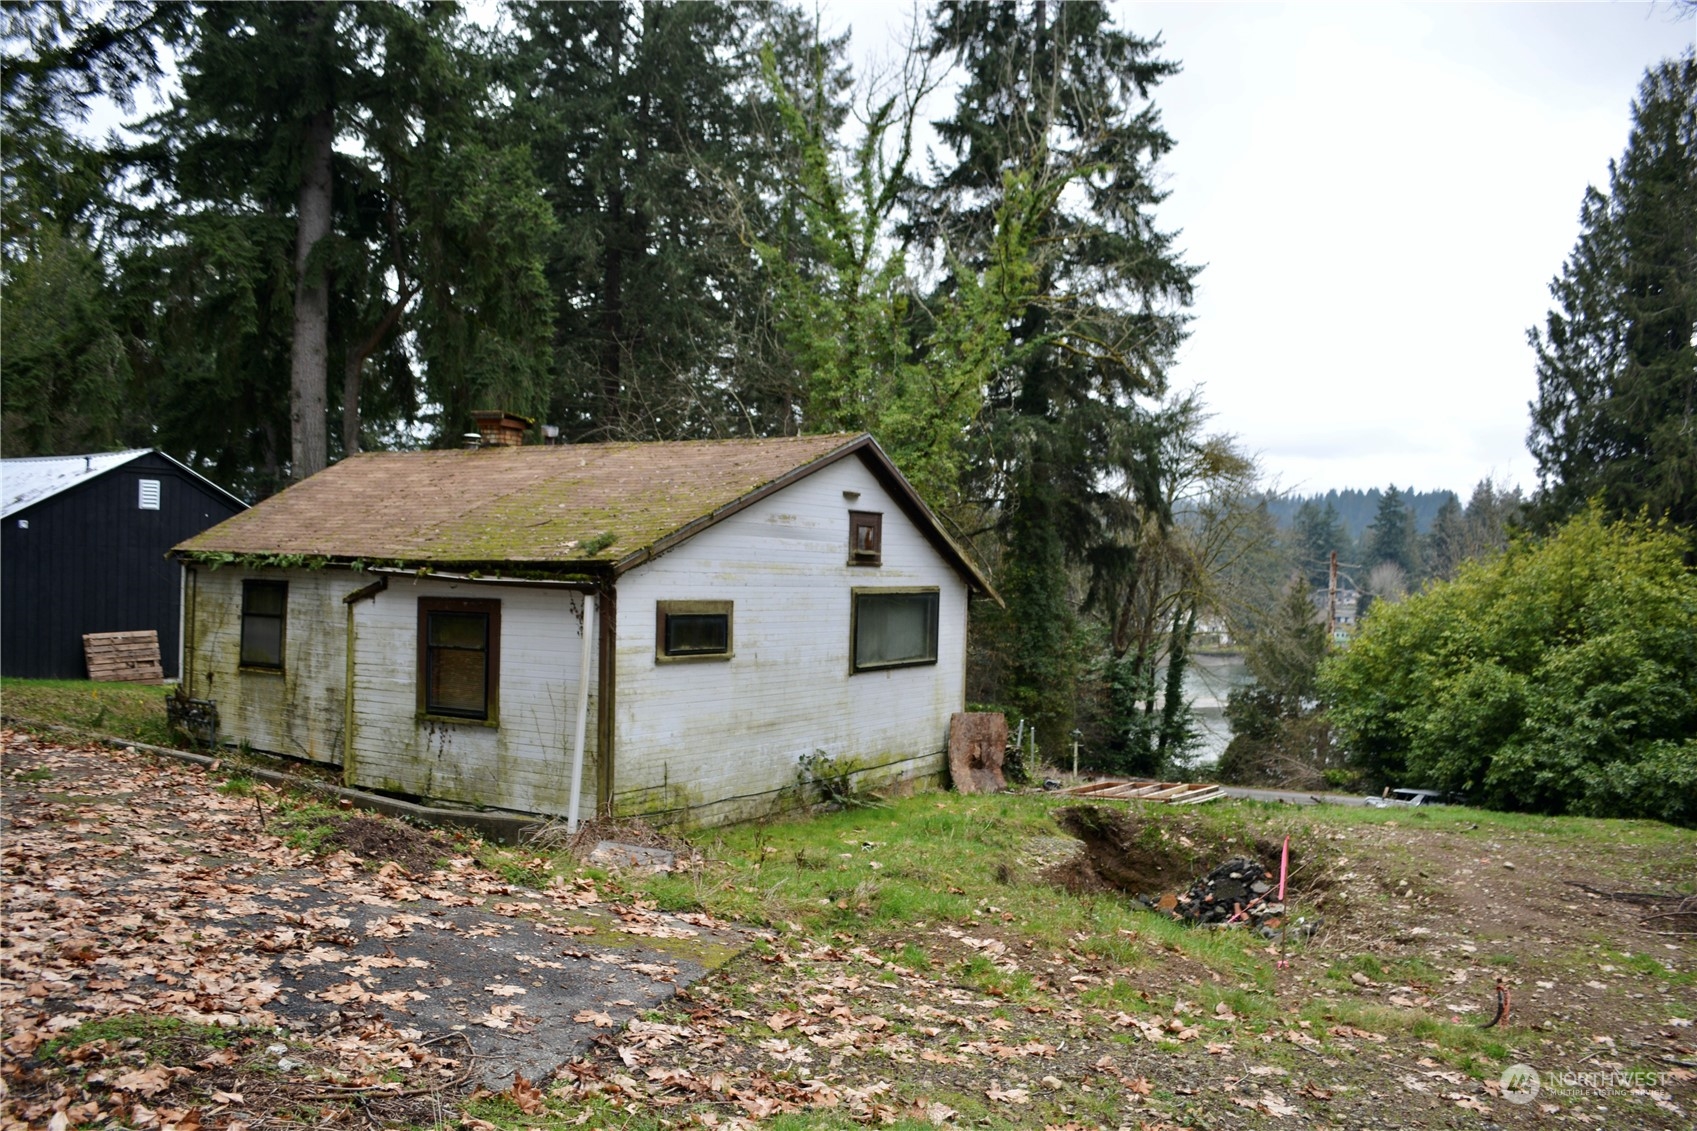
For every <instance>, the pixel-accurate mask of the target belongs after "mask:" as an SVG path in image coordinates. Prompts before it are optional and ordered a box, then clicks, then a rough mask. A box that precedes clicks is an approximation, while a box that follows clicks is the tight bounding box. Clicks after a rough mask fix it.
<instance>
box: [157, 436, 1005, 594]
mask: <svg viewBox="0 0 1697 1131" xmlns="http://www.w3.org/2000/svg"><path fill="white" fill-rule="evenodd" d="M851 454H858V455H859V456H860V457H861V458H862V459H863V460H865V461H866V462H867V464H868V466H870V467H871V468H872V470H873V471H874V472H875V473H877V474H878V475H879V478H880V479H881V480H883V481H884V482H885V484H886V486H890V487H893V488H894V489H895V491H896V493H897V495H898V498H900V499H901V500H902V502H903V506H904V509H905V510H907V511H908V513H909V515H910V517H912V518H913V519H914V521H915V522H916V523H917V524H919V525H920V526H921V527H923V528H925V529H926V533H927V534H928V535H929V536H931V538H932V541H933V542H934V543H936V544H937V545H938V546H939V549H941V550H943V552H944V554H945V556H946V557H949V558H950V559H951V560H954V561H955V564H956V565H957V566H958V567H960V568H961V569H962V571H963V573H965V574H967V576H968V580H969V583H971V584H973V585H974V587H975V588H979V589H981V591H985V592H988V591H989V589H988V586H987V584H985V583H984V579H983V577H982V575H981V574H980V573H979V571H978V570H977V568H976V567H975V566H974V565H973V564H972V563H971V562H970V560H969V559H968V558H967V557H966V556H965V555H964V553H962V552H961V551H960V549H959V548H958V547H957V546H955V545H954V543H953V542H952V541H951V540H950V539H949V538H948V537H947V535H946V534H944V533H943V531H942V530H941V528H940V527H938V526H937V524H936V520H935V518H934V517H933V516H932V515H931V514H930V512H929V511H927V510H926V509H925V507H924V504H923V503H921V502H919V500H918V496H917V495H914V494H913V492H912V488H911V487H909V486H908V485H907V482H906V480H904V479H902V478H901V476H900V475H899V473H897V472H896V471H895V469H894V467H893V466H892V465H891V464H890V463H889V460H888V458H887V457H885V456H884V454H883V452H882V451H880V450H879V449H878V447H877V445H876V444H874V443H873V442H872V439H871V437H869V436H865V435H859V436H856V435H846V434H835V435H826V436H800V437H794V438H784V439H768V440H700V441H679V442H671V443H615V444H570V445H562V446H558V447H545V446H537V445H527V446H525V447H511V448H503V447H492V448H482V449H478V450H463V449H462V450H452V451H427V452H370V453H365V454H361V455H357V456H353V457H351V458H349V459H345V460H343V461H342V462H340V463H337V464H333V465H332V466H330V467H329V468H326V469H325V470H324V471H321V472H319V473H318V474H317V475H314V476H311V477H310V478H308V479H306V480H304V481H302V482H300V483H297V484H295V485H294V486H292V487H290V488H288V489H287V490H285V491H282V492H280V493H279V494H277V495H274V496H272V497H271V498H269V499H266V500H265V501H264V502H261V503H259V504H258V505H256V506H255V507H253V508H252V509H251V510H247V511H244V512H242V513H241V514H238V515H236V516H234V517H233V518H231V519H229V520H227V521H225V522H222V523H219V524H218V525H217V526H214V527H212V528H211V529H210V530H207V531H205V532H204V533H202V534H199V535H197V536H195V537H194V538H190V539H189V540H188V541H186V542H184V543H182V544H181V545H179V546H178V547H177V552H179V553H183V554H231V555H253V556H256V557H289V556H297V555H298V556H300V557H309V558H310V557H319V558H328V559H331V560H343V561H356V560H358V561H365V562H368V563H373V564H375V563H381V562H396V563H405V564H408V565H413V564H416V565H443V566H446V565H450V564H453V565H471V564H478V565H490V566H498V565H511V566H514V567H520V568H522V567H530V568H540V569H549V570H571V569H574V568H581V569H584V570H587V571H594V572H600V571H605V570H608V569H613V570H622V569H624V568H629V567H630V566H631V565H634V564H638V563H640V562H641V561H643V560H646V558H647V556H648V554H650V553H652V552H655V551H657V550H658V549H662V548H664V547H665V546H667V545H670V544H673V543H675V542H676V541H679V540H680V539H682V538H685V537H688V536H689V535H690V534H693V533H695V532H696V531H697V530H699V529H703V528H705V527H706V526H708V525H711V524H712V523H713V522H714V521H716V520H717V519H718V518H719V517H723V516H724V515H725V514H728V513H732V512H734V511H735V510H737V509H740V507H741V506H743V505H746V504H747V503H748V502H750V501H752V500H753V499H754V498H758V497H759V496H761V495H763V494H765V493H766V492H767V491H769V490H772V489H776V488H778V487H782V486H784V485H785V484H787V483H789V482H791V481H793V480H795V479H797V478H801V477H803V476H805V475H807V474H808V473H810V472H811V471H814V470H817V469H818V468H819V467H823V466H825V465H827V464H829V463H833V462H835V461H836V460H837V459H841V458H843V457H845V456H848V455H851Z"/></svg>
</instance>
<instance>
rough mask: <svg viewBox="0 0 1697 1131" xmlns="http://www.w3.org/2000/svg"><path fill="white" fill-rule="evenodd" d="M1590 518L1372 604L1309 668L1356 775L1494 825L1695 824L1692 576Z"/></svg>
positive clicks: (1676, 545) (1660, 546) (1696, 592)
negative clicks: (1589, 821) (1541, 815)
mask: <svg viewBox="0 0 1697 1131" xmlns="http://www.w3.org/2000/svg"><path fill="white" fill-rule="evenodd" d="M1685 548H1686V543H1685V542H1684V540H1683V539H1681V538H1679V537H1677V536H1675V535H1673V534H1669V533H1667V532H1665V531H1663V530H1659V529H1657V528H1655V527H1653V526H1652V525H1650V524H1648V523H1645V522H1642V521H1639V522H1625V523H1615V524H1608V523H1605V522H1604V521H1603V518H1602V516H1601V514H1600V512H1599V511H1598V510H1597V509H1596V508H1592V509H1591V510H1590V511H1588V512H1586V513H1584V514H1581V515H1578V516H1576V517H1575V518H1573V519H1571V520H1570V521H1569V522H1568V523H1567V525H1566V526H1564V527H1562V528H1561V529H1560V530H1558V531H1556V532H1555V533H1553V534H1552V535H1551V536H1549V537H1548V538H1546V539H1544V540H1542V541H1539V542H1535V543H1534V542H1526V543H1520V544H1517V545H1515V546H1514V547H1512V548H1511V549H1510V550H1509V551H1508V552H1507V553H1506V554H1504V555H1502V556H1500V557H1498V558H1495V559H1492V560H1490V561H1487V562H1482V563H1474V564H1471V565H1468V566H1466V567H1464V568H1463V569H1462V570H1461V572H1460V573H1459V575H1458V576H1457V577H1456V579H1455V580H1454V581H1452V582H1448V583H1441V584H1437V585H1434V586H1432V587H1431V588H1429V589H1427V590H1426V591H1425V592H1423V593H1421V594H1420V595H1418V596H1415V597H1411V598H1409V599H1408V600H1407V601H1404V602H1402V603H1401V604H1397V605H1383V604H1382V605H1379V606H1378V607H1376V608H1375V609H1374V610H1373V612H1372V614H1371V615H1370V616H1369V617H1367V619H1366V621H1365V623H1364V624H1363V627H1362V631H1361V633H1360V634H1359V635H1358V636H1357V638H1356V640H1355V642H1354V643H1353V644H1352V645H1351V646H1350V648H1349V650H1348V651H1347V652H1345V653H1343V654H1341V655H1339V656H1336V657H1334V658H1333V659H1331V660H1329V661H1327V663H1326V664H1325V665H1324V666H1323V667H1322V669H1321V690H1322V697H1323V698H1324V699H1325V700H1326V701H1327V702H1328V703H1329V704H1330V706H1331V717H1332V722H1333V723H1334V725H1335V726H1336V728H1337V730H1338V732H1339V735H1340V737H1341V738H1342V740H1343V741H1344V742H1345V743H1346V744H1347V745H1348V747H1349V749H1350V750H1351V752H1352V754H1353V756H1354V757H1355V759H1356V760H1357V762H1358V764H1360V765H1361V766H1362V768H1363V769H1365V770H1366V771H1367V772H1368V773H1369V774H1370V776H1372V777H1373V778H1375V779H1378V780H1381V781H1383V782H1385V783H1388V784H1394V785H1404V784H1406V785H1411V786H1431V787H1435V788H1441V789H1456V790H1463V791H1465V792H1467V793H1468V795H1469V796H1470V798H1471V799H1472V800H1474V801H1476V802H1478V803H1481V804H1485V805H1489V806H1492V807H1495V808H1504V809H1525V810H1531V811H1535V812H1545V813H1583V814H1591V815H1595V816H1623V817H1624V816H1631V817H1657V818H1661V819H1663V820H1668V821H1674V822H1677V823H1680V824H1686V825H1693V824H1697V575H1693V574H1692V573H1690V572H1689V571H1687V570H1686V569H1685V568H1684V566H1683V563H1682V560H1681V555H1682V552H1683V551H1684V549H1685Z"/></svg>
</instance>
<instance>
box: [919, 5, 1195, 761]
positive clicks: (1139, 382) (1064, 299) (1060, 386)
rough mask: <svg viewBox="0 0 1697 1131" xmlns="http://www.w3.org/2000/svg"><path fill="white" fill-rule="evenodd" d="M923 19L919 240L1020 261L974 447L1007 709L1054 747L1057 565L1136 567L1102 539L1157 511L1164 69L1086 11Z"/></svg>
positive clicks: (1164, 282) (1061, 628)
mask: <svg viewBox="0 0 1697 1131" xmlns="http://www.w3.org/2000/svg"><path fill="white" fill-rule="evenodd" d="M933 25H934V29H933V32H932V37H931V40H930V44H929V48H928V49H929V52H930V54H931V55H932V56H933V57H948V58H950V59H952V60H953V61H954V62H955V63H956V64H957V65H958V66H959V67H960V68H961V72H962V73H961V83H960V86H959V88H958V91H957V94H956V98H955V106H954V112H953V114H952V115H951V116H950V117H949V118H947V119H946V120H944V121H941V122H938V123H936V128H937V131H938V134H939V136H940V137H941V138H942V140H943V142H944V144H945V145H946V146H947V147H948V149H949V150H950V152H951V153H952V155H953V161H952V163H950V164H949V165H948V166H946V167H945V168H943V169H942V170H941V176H940V179H939V180H938V182H937V184H936V185H935V186H934V187H933V188H932V190H931V191H930V192H929V194H928V200H927V201H926V202H925V203H926V205H927V208H925V209H923V210H922V211H921V213H920V215H919V216H918V217H917V223H916V230H917V231H919V232H920V233H921V234H922V235H927V236H930V237H931V238H933V239H934V240H935V241H936V242H937V244H938V245H939V246H940V247H941V248H942V249H943V251H944V253H945V254H947V255H952V256H953V257H954V258H955V259H956V260H957V261H958V262H961V263H963V264H965V265H966V266H967V267H968V268H969V269H971V270H974V271H976V272H983V271H985V270H987V269H988V267H989V266H990V265H991V264H992V263H993V262H994V261H995V259H996V252H997V249H998V247H1007V246H1010V245H1012V246H1017V247H1020V248H1022V249H1023V259H1024V265H1025V267H1026V271H1025V273H1024V274H1023V276H1011V277H1015V278H1017V279H1018V289H1016V290H1014V291H1013V294H1014V295H1015V296H1017V297H1018V298H1019V299H1020V301H1019V302H1018V304H1017V305H1016V306H1015V308H1014V309H1013V310H1012V311H1011V312H1010V315H1009V316H1008V317H1007V318H1006V319H1005V320H1004V322H1003V324H1002V325H1001V326H999V327H996V329H997V330H998V331H999V332H1001V333H1004V334H1005V335H1006V340H1007V342H1008V343H1009V346H1008V349H1007V350H1006V351H1005V353H1004V356H1003V358H1002V360H1001V362H1000V363H999V364H998V365H997V367H996V368H995V370H994V372H993V373H992V374H991V379H990V381H989V384H988V386H987V388H986V389H985V392H984V410H983V413H982V414H981V416H980V418H979V422H978V424H977V425H976V426H975V429H974V431H973V434H972V437H971V443H972V444H973V453H974V457H975V460H976V486H977V489H978V491H979V492H980V493H981V497H982V498H983V499H984V500H985V502H986V504H987V506H988V507H989V509H990V510H991V512H992V513H993V514H995V515H996V516H997V522H998V524H999V529H1000V533H1001V536H1002V540H1003V543H1004V550H1003V558H1002V560H1003V572H1002V576H1001V584H1002V592H1003V593H1004V594H1005V595H1006V596H1007V598H1008V602H1009V609H1008V614H1007V618H1006V622H1007V623H1006V624H1005V625H1004V626H1002V628H1001V634H1002V635H1003V636H1004V638H1005V641H1006V647H1005V653H1004V654H1005V655H1006V656H1007V665H1008V681H1007V685H1006V687H1005V688H1004V697H1005V698H1006V699H1007V701H1008V703H1009V705H1010V706H1011V707H1013V708H1014V709H1015V710H1018V711H1020V712H1022V713H1023V714H1025V715H1026V716H1027V717H1029V718H1032V719H1034V720H1035V721H1036V724H1037V727H1038V734H1039V739H1040V741H1041V742H1042V743H1043V744H1044V745H1045V746H1046V747H1047V748H1048V749H1051V750H1058V749H1060V748H1061V747H1062V745H1063V743H1064V741H1065V739H1066V736H1067V732H1068V731H1069V730H1070V729H1071V717H1072V702H1073V692H1074V686H1075V684H1076V680H1077V674H1078V653H1077V649H1076V647H1075V642H1074V639H1073V627H1074V623H1075V604H1076V599H1075V597H1074V596H1073V595H1072V594H1071V593H1069V589H1068V585H1069V581H1068V566H1069V564H1077V565H1087V566H1089V567H1091V569H1092V571H1093V572H1094V574H1095V575H1096V576H1097V577H1098V578H1099V579H1100V578H1102V577H1104V576H1106V575H1108V574H1110V573H1112V572H1114V571H1116V570H1117V571H1122V572H1123V571H1124V570H1127V569H1130V568H1132V566H1133V563H1132V557H1133V551H1132V549H1131V548H1130V545H1129V544H1128V542H1127V541H1125V540H1121V539H1118V538H1116V537H1115V535H1116V533H1117V532H1118V530H1119V528H1120V527H1121V526H1122V525H1123V524H1125V523H1128V522H1131V521H1134V516H1133V514H1132V513H1131V508H1130V507H1129V506H1128V494H1129V498H1130V499H1131V500H1134V501H1136V502H1139V503H1142V504H1144V505H1149V506H1154V507H1156V508H1158V506H1159V499H1160V492H1159V488H1158V479H1159V476H1158V470H1157V468H1156V467H1155V466H1154V464H1155V462H1156V460H1157V459H1158V448H1159V430H1158V429H1157V428H1155V427H1153V426H1152V425H1151V423H1150V419H1149V414H1148V413H1147V412H1146V411H1144V410H1143V409H1141V408H1140V407H1139V405H1138V398H1140V397H1149V396H1154V395H1159V394H1160V393H1161V392H1162V390H1163V389H1164V385H1165V380H1166V370H1167V366H1168V364H1169V363H1170V361H1171V359H1172V355H1173V351H1174V349H1175V348H1176V346H1177V345H1178V343H1179V341H1180V340H1181V339H1182V337H1183V334H1184V321H1185V319H1184V316H1183V314H1182V309H1183V307H1184V306H1185V305H1186V304H1187V303H1188V302H1189V300H1190V295H1191V278H1192V275H1193V274H1194V272H1193V270H1192V269H1191V268H1190V267H1187V266H1186V265H1185V264H1184V263H1183V262H1182V261H1181V260H1180V257H1179V254H1178V251H1177V249H1176V248H1175V247H1174V244H1173V237H1172V236H1171V235H1170V234H1168V233H1164V232H1162V231H1160V230H1159V229H1158V228H1157V227H1156V225H1155V222H1154V218H1153V214H1152V212H1153V208H1154V206H1155V204H1157V203H1158V202H1159V201H1160V199H1161V198H1162V193H1161V191H1160V190H1159V189H1158V188H1157V187H1156V178H1155V175H1154V166H1155V162H1156V161H1157V160H1158V159H1159V158H1160V157H1161V156H1162V155H1163V154H1164V153H1166V151H1167V150H1168V149H1169V148H1170V147H1171V145H1172V140H1171V138H1170V137H1168V135H1167V133H1166V132H1165V130H1163V129H1162V127H1161V123H1160V117H1159V115H1158V113H1157V112H1156V110H1155V109H1154V107H1153V105H1152V103H1151V101H1150V93H1151V91H1152V90H1153V88H1154V87H1155V86H1156V85H1157V84H1158V83H1159V82H1160V81H1161V80H1162V79H1164V78H1166V77H1167V76H1169V75H1171V74H1173V73H1175V72H1176V70H1177V66H1176V65H1175V64H1173V63H1170V62H1167V61H1164V60H1162V59H1161V58H1160V57H1159V55H1158V52H1159V46H1160V45H1159V43H1158V42H1157V41H1154V40H1146V39H1140V38H1138V37H1136V36H1134V35H1131V34H1128V33H1126V32H1124V31H1121V30H1120V29H1118V28H1116V27H1115V26H1114V25H1113V21H1112V19H1111V17H1110V15H1109V12H1108V9H1107V6H1106V5H1104V4H1099V3H1084V2H1080V3H1070V4H1056V5H1050V4H1048V3H1046V2H1044V0H1037V2H1036V3H1016V2H1003V3H991V4H958V3H944V4H940V5H939V6H938V7H937V8H936V9H935V10H934V13H933ZM1010 203H1012V204H1016V205H1017V207H1010ZM1125 484H1131V485H1132V487H1133V489H1132V490H1131V491H1130V492H1129V493H1128V492H1126V491H1122V490H1119V489H1117V488H1119V487H1121V486H1123V485H1125Z"/></svg>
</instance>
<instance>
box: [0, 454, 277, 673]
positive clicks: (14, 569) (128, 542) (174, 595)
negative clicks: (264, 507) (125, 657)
mask: <svg viewBox="0 0 1697 1131" xmlns="http://www.w3.org/2000/svg"><path fill="white" fill-rule="evenodd" d="M246 509H247V508H246V504H244V503H243V502H242V501H241V500H240V499H238V498H236V497H235V496H234V495H232V494H230V493H229V492H228V491H226V490H224V489H223V488H222V487H219V486H218V485H216V484H215V483H213V482H211V481H210V480H208V479H206V478H204V477H202V476H200V475H198V474H196V473H195V472H193V471H191V470H190V469H189V468H187V467H185V466H184V465H182V464H181V463H178V462H177V461H176V460H174V459H172V458H171V457H170V456H168V455H166V454H165V453H164V452H160V451H156V450H154V449H151V448H138V449H135V450H133V451H127V452H103V453H100V454H98V455H88V456H48V457H43V458H40V459H8V460H0V515H3V517H0V674H4V675H8V676H24V677H28V678H33V679H82V678H84V676H85V674H86V670H87V669H86V668H85V666H84V663H83V641H82V638H83V633H85V632H130V631H140V630H146V629H150V628H151V629H154V630H156V631H157V632H158V633H159V659H160V662H161V664H162V665H163V666H164V669H165V677H166V678H167V679H174V678H176V676H177V641H178V638H179V635H180V633H181V620H182V617H181V600H182V580H181V576H180V573H179V568H178V565H177V563H176V561H174V560H173V559H171V558H168V557H167V556H166V555H167V553H168V552H169V551H170V549H171V547H172V546H175V545H176V544H177V543H179V542H181V541H183V540H184V539H186V538H191V537H193V536H194V535H196V534H199V533H200V532H201V531H202V530H205V529H206V528H207V527H209V526H214V525H216V524H217V523H220V522H223V521H224V520H225V519H227V518H229V517H230V516H231V515H233V514H235V513H236V512H237V511H241V510H246Z"/></svg>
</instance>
